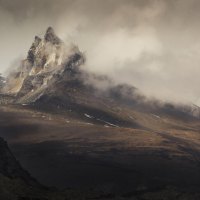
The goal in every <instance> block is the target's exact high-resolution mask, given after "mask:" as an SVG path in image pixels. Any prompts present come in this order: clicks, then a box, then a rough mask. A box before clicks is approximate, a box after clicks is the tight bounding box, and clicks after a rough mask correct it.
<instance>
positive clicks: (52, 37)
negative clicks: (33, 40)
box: [44, 26, 61, 44]
mask: <svg viewBox="0 0 200 200" xmlns="http://www.w3.org/2000/svg"><path fill="white" fill-rule="evenodd" d="M44 39H45V41H46V42H51V43H52V44H60V43H61V40H60V38H58V36H57V35H56V34H55V32H54V29H53V28H52V27H51V26H49V27H48V28H47V30H46V33H45V36H44Z"/></svg>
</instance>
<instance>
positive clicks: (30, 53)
mask: <svg viewBox="0 0 200 200" xmlns="http://www.w3.org/2000/svg"><path fill="white" fill-rule="evenodd" d="M41 41H42V39H41V38H39V37H38V36H35V40H34V42H33V44H32V45H31V48H30V49H29V51H28V56H27V59H28V60H29V61H30V62H31V63H32V64H33V63H34V59H35V50H36V48H37V47H38V45H39V44H40V42H41Z"/></svg>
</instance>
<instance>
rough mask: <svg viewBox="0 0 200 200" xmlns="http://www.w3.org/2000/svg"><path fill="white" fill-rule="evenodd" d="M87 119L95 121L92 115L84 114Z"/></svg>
mask: <svg viewBox="0 0 200 200" xmlns="http://www.w3.org/2000/svg"><path fill="white" fill-rule="evenodd" d="M84 115H85V116H86V117H87V118H90V119H93V118H94V117H93V116H91V115H88V114H86V113H85V114H84Z"/></svg>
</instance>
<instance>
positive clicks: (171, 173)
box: [0, 105, 200, 199]
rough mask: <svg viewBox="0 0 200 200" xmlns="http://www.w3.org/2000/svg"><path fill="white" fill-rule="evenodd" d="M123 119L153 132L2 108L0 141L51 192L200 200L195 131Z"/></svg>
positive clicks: (156, 120) (199, 139)
mask: <svg viewBox="0 0 200 200" xmlns="http://www.w3.org/2000/svg"><path fill="white" fill-rule="evenodd" d="M128 114H130V115H131V116H133V119H134V120H136V121H137V122H140V121H141V120H142V119H143V120H144V119H145V117H146V119H149V120H146V121H148V123H151V124H149V125H147V122H145V121H144V123H143V124H145V123H146V124H145V125H146V126H145V127H144V128H141V129H139V128H138V129H134V128H128V127H117V126H112V125H110V126H109V125H108V124H97V123H94V122H92V121H90V118H89V116H87V113H86V115H85V120H83V119H79V118H74V117H72V115H70V114H62V115H61V114H58V113H51V114H50V113H47V112H41V111H37V110H34V109H32V108H29V107H27V106H25V105H24V106H1V107H0V136H1V137H3V138H4V139H5V140H7V141H8V144H9V147H10V148H11V150H12V152H13V154H14V155H15V157H16V158H17V160H19V162H20V163H21V165H22V166H23V168H25V169H26V170H28V171H29V172H30V174H31V175H32V176H33V177H34V178H36V179H37V180H38V181H39V182H40V183H42V184H44V185H46V186H49V187H57V188H60V189H66V188H68V189H69V188H73V189H77V190H79V191H91V193H95V194H96V193H98V194H100V196H98V197H96V199H114V198H115V197H116V198H117V197H119V199H137V198H138V199H184V198H185V199H200V196H199V193H198V191H199V188H200V126H199V123H198V122H196V121H187V122H185V121H180V120H176V119H170V118H167V117H166V116H164V117H160V116H157V115H154V114H152V113H151V114H149V115H141V116H140V114H138V113H128ZM141 123H142V122H141ZM72 199H73V198H72ZM74 199H76V198H75V197H74ZM91 199H95V198H91Z"/></svg>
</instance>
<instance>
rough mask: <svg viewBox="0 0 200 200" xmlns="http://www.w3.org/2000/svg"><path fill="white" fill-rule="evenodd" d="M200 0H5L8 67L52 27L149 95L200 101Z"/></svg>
mask: <svg viewBox="0 0 200 200" xmlns="http://www.w3.org/2000/svg"><path fill="white" fill-rule="evenodd" d="M199 11H200V1H199V0H0V33H1V35H0V44H1V45H0V59H1V62H0V71H1V72H4V71H5V70H6V69H8V68H9V67H15V65H17V63H18V61H19V60H20V59H22V58H24V57H25V56H26V53H27V50H28V49H29V47H30V45H31V43H32V41H33V37H34V36H35V35H39V36H42V35H43V34H44V32H45V29H46V28H47V27H48V26H53V27H54V29H55V31H56V32H57V35H58V36H60V37H61V38H62V39H63V40H65V41H71V42H73V43H75V44H77V45H78V46H79V48H80V49H81V50H82V51H84V52H85V54H86V57H87V64H86V66H85V67H86V68H87V69H88V70H91V71H93V72H98V73H102V74H109V75H110V76H112V77H114V78H115V80H117V81H119V82H127V83H130V84H132V85H134V86H136V87H138V88H139V89H140V90H141V91H143V92H144V93H146V94H148V95H152V96H155V97H159V98H162V99H167V100H169V99H171V100H178V101H180V100H181V101H192V102H194V103H199V104H200V78H199V75H200V12H199Z"/></svg>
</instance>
